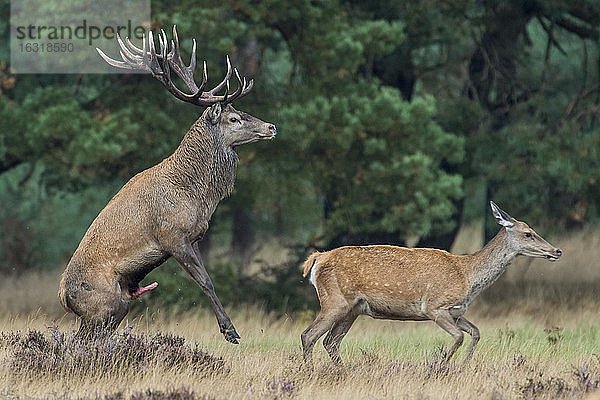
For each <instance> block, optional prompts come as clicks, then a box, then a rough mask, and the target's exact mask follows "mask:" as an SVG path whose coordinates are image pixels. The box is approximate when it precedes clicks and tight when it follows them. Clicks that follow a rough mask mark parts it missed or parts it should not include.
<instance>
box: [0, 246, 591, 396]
mask: <svg viewBox="0 0 600 400" xmlns="http://www.w3.org/2000/svg"><path fill="white" fill-rule="evenodd" d="M582 246H583V245H582ZM563 247H565V246H563ZM572 247H573V248H571V249H569V251H570V252H571V254H573V257H572V258H569V256H568V253H565V258H564V259H563V260H561V261H560V263H562V264H563V267H564V268H570V270H571V271H572V273H573V274H574V273H576V272H577V271H578V269H580V268H584V267H585V268H586V271H587V272H586V274H585V275H584V276H585V279H584V280H583V281H577V280H576V279H571V280H570V282H568V283H566V282H560V280H558V279H545V280H544V282H542V283H540V282H538V281H536V282H527V281H525V282H519V283H510V282H509V281H505V282H499V283H498V284H496V285H495V286H493V287H492V288H490V290H489V291H488V292H487V293H485V295H484V296H482V298H481V299H478V300H477V301H476V302H475V303H474V304H473V306H472V308H471V309H470V310H469V312H468V315H469V316H470V319H471V320H472V321H473V322H474V323H476V324H477V325H478V326H479V327H480V329H481V336H482V339H481V341H480V343H479V346H478V347H477V350H476V352H475V356H474V358H473V359H472V360H471V362H469V363H468V364H466V365H463V364H462V363H461V361H462V356H463V355H464V349H462V351H459V353H458V354H457V357H456V358H455V359H454V360H453V362H451V363H449V364H445V363H443V362H441V360H442V357H443V348H444V347H445V346H449V345H450V343H451V339H450V337H449V335H447V334H446V333H445V332H443V331H442V330H441V329H439V328H437V327H436V326H435V325H434V324H433V323H431V322H392V321H375V320H372V319H369V318H366V317H365V318H361V319H359V321H358V322H357V323H356V324H355V326H354V327H353V328H352V330H351V331H350V333H349V334H348V336H347V337H346V339H345V340H344V342H343V343H342V358H343V360H344V361H345V363H344V366H343V367H335V366H333V365H332V364H331V363H330V362H329V360H328V358H327V356H326V353H325V351H324V349H323V348H322V346H321V345H318V346H317V347H315V369H314V371H313V372H310V371H307V370H306V369H304V368H303V367H302V362H301V348H300V340H299V337H300V333H301V332H302V330H303V329H304V328H305V327H306V326H307V325H308V323H309V322H310V321H311V318H312V315H311V313H310V312H304V313H298V314H295V315H284V316H278V317H276V316H274V315H271V314H268V313H266V312H265V311H264V310H261V309H259V308H254V307H248V308H238V309H235V310H231V312H230V315H231V317H232V319H233V321H234V323H235V325H236V328H237V330H238V332H239V333H240V334H241V336H242V341H241V343H240V344H239V345H237V346H234V345H231V344H229V343H227V342H225V340H224V339H223V338H222V336H221V335H220V334H219V333H218V330H217V325H216V321H215V319H214V317H213V316H212V314H210V313H208V312H207V311H206V310H199V311H197V312H195V313H187V314H178V315H171V314H169V313H167V312H166V311H164V310H161V309H153V310H148V311H147V312H146V313H144V314H142V315H137V316H136V315H130V316H129V318H130V320H129V323H130V324H131V326H133V329H132V330H131V331H130V329H129V328H123V327H122V328H121V329H120V334H119V335H118V336H117V337H115V338H113V339H111V340H110V341H108V342H102V343H95V344H87V345H85V346H84V345H82V344H81V343H78V342H76V341H74V340H73V339H72V337H71V332H72V331H73V330H74V329H75V328H76V324H75V320H74V318H73V317H72V316H70V315H65V314H64V312H63V311H62V310H61V309H60V307H59V305H58V302H57V299H56V294H55V289H56V281H57V276H56V274H54V275H50V276H40V275H31V276H25V277H20V278H15V279H7V280H4V281H3V282H2V283H1V284H0V327H1V328H0V398H9V399H32V398H34V399H38V398H39V399H42V398H43V399H62V398H68V399H146V398H150V399H195V398H199V399H231V398H234V399H496V400H497V399H556V398H588V399H593V398H600V389H599V388H600V331H599V329H598V327H600V313H598V306H600V298H599V297H598V295H597V291H596V287H597V286H596V282H598V280H597V278H595V277H594V276H593V275H594V274H593V273H592V272H590V271H591V270H592V269H593V268H592V267H593V265H594V263H595V264H596V265H597V261H595V260H597V259H598V258H597V257H596V256H597V255H598V254H597V253H598V252H599V251H600V250H599V248H598V247H595V248H592V249H590V248H589V247H587V245H586V248H585V249H581V248H580V249H577V242H574V243H572ZM581 252H587V255H582V254H581ZM575 255H576V256H575ZM580 264H581V265H580ZM590 264H591V265H590ZM546 265H548V263H546ZM543 266H544V264H540V266H539V268H542V267H543ZM557 266H558V263H555V264H553V265H552V268H557ZM536 268H538V266H537V265H532V266H530V270H529V272H528V273H531V271H534V272H535V269H536ZM573 271H574V272H573ZM560 273H563V272H562V271H561V272H560ZM538 278H539V277H538ZM545 278H549V277H548V276H546V277H545ZM61 332H62V333H61ZM467 340H468V339H467ZM467 340H466V341H465V342H466V343H468V342H467ZM464 347H466V346H464Z"/></svg>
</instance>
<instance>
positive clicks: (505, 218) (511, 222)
mask: <svg viewBox="0 0 600 400" xmlns="http://www.w3.org/2000/svg"><path fill="white" fill-rule="evenodd" d="M490 207H492V213H493V214H494V218H496V221H498V223H499V224H500V225H502V226H503V227H505V228H512V227H513V226H515V219H514V218H513V217H511V216H510V215H508V213H507V212H506V211H502V210H501V209H500V207H498V206H497V205H496V203H494V202H493V201H490Z"/></svg>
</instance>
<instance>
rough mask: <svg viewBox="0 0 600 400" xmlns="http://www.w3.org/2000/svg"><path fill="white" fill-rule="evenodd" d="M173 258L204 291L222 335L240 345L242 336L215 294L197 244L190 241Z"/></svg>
mask: <svg viewBox="0 0 600 400" xmlns="http://www.w3.org/2000/svg"><path fill="white" fill-rule="evenodd" d="M173 257H174V258H175V259H176V260H177V261H178V262H179V264H181V266H182V267H183V269H185V270H186V271H187V272H188V273H189V274H190V276H191V277H192V279H193V280H194V281H195V282H196V283H197V284H198V285H199V286H200V287H201V288H202V291H204V293H205V294H206V296H208V298H209V300H210V305H211V307H212V309H213V312H214V313H215V317H217V321H218V323H219V328H220V330H221V333H222V334H223V335H224V336H225V339H226V340H227V341H229V342H231V343H235V344H237V343H238V339H240V335H238V333H237V332H236V331H235V328H234V327H233V324H232V323H231V319H230V318H229V316H228V315H227V313H226V312H225V309H224V308H223V305H222V304H221V301H220V300H219V298H218V297H217V294H216V293H215V288H214V287H213V283H212V281H211V280H210V276H208V272H206V268H204V264H203V263H202V258H201V257H200V252H199V251H198V246H197V244H194V245H192V244H191V243H190V242H189V241H186V243H185V244H184V245H182V246H181V247H180V248H179V249H178V250H177V251H175V252H173Z"/></svg>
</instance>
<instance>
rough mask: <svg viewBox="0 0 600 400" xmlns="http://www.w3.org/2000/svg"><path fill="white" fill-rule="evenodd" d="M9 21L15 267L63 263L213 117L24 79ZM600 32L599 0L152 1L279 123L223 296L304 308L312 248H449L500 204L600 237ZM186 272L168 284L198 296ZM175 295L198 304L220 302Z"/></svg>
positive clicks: (232, 236)
mask: <svg viewBox="0 0 600 400" xmlns="http://www.w3.org/2000/svg"><path fill="white" fill-rule="evenodd" d="M45 7H46V8H47V9H49V10H50V9H52V7H53V6H52V3H51V2H50V3H48V4H47V5H45ZM0 15H1V16H2V18H1V19H0V20H1V21H2V22H0V257H1V258H2V260H3V261H2V262H1V263H0V271H2V272H3V273H16V274H20V273H23V272H25V271H27V270H33V271H39V270H54V271H56V270H59V269H60V268H61V267H62V266H63V265H64V264H65V263H66V262H67V260H68V259H69V257H70V255H71V254H72V252H73V250H74V249H75V247H76V245H77V243H78V241H79V239H80V238H81V236H82V234H83V232H84V231H85V229H86V228H87V226H88V225H89V223H90V222H91V220H92V219H93V217H94V216H95V215H96V214H97V212H98V211H99V210H100V209H101V208H102V207H103V205H104V204H106V202H107V201H108V199H110V197H111V196H112V194H114V193H115V192H116V191H117V190H118V188H119V187H120V186H121V185H122V184H123V183H124V182H126V181H127V180H128V179H129V178H130V177H132V176H133V175H134V174H135V173H137V172H139V171H141V170H143V169H145V168H148V167H149V166H151V165H153V164H155V163H157V162H158V161H160V160H161V159H162V158H164V157H165V156H167V155H168V154H169V153H170V152H171V151H172V150H173V149H174V148H175V146H176V145H177V144H178V141H179V140H180V139H181V137H182V136H183V134H184V133H185V131H186V130H187V128H188V127H189V126H190V125H191V123H192V122H193V121H194V119H195V118H196V117H197V115H198V114H199V113H200V111H201V110H198V109H196V108H194V107H191V106H189V105H186V104H183V103H181V102H179V101H177V100H175V99H173V98H171V96H170V95H169V94H168V93H167V92H166V91H165V90H164V89H163V88H162V87H161V86H160V84H159V83H158V82H156V81H155V80H153V79H151V78H150V77H148V76H141V75H134V76H130V75H129V76H125V75H93V76H92V75H14V74H12V73H11V72H10V57H9V48H8V38H9V33H10V26H9V24H8V21H9V1H8V0H0ZM599 21H600V6H599V5H598V2H597V1H591V0H588V1H580V2H572V1H567V0H560V1H552V2H547V1H541V0H530V1H504V2H494V1H471V0H465V1H458V2H445V3H439V2H432V1H419V2H399V1H355V0H335V1H325V2H314V1H308V0H303V1H296V2H293V4H290V2H288V1H283V0H269V1H263V2H252V1H247V0H242V1H237V0H235V1H234V0H226V1H212V0H206V1H201V2H191V1H185V0H181V1H175V2H169V3H164V2H158V1H154V2H152V24H153V26H155V27H166V28H169V27H170V26H171V25H173V24H177V26H178V29H179V32H180V36H181V37H182V40H183V43H182V47H183V48H184V52H188V51H189V48H190V45H191V38H193V37H196V38H197V39H198V43H199V47H198V54H199V57H201V58H205V59H206V60H207V62H208V70H209V71H210V76H211V79H217V78H216V77H218V76H220V73H221V72H222V71H223V70H224V60H223V59H224V57H223V55H224V54H225V53H228V54H230V56H231V58H232V60H233V61H234V64H236V65H238V66H239V67H240V68H241V71H242V74H243V75H247V76H252V77H254V78H255V80H256V88H255V89H254V90H253V92H252V93H251V94H250V95H249V96H247V97H246V98H244V99H242V100H241V101H240V102H239V104H238V107H239V108H240V109H243V110H246V111H248V112H250V113H252V114H253V115H256V116H258V117H260V118H262V119H264V120H268V121H273V122H275V123H276V124H277V126H278V131H279V135H278V136H277V138H276V140H275V141H272V142H269V143H261V144H254V145H250V146H245V148H240V149H239V152H240V159H241V165H240V168H239V173H238V179H237V185H236V187H237V190H236V192H235V193H234V194H233V196H232V197H231V198H230V199H228V200H227V201H225V202H223V203H222V204H221V205H220V207H219V208H218V210H217V213H216V214H215V216H214V218H213V220H212V222H211V229H210V231H209V234H208V236H207V238H206V239H205V246H204V250H205V253H206V258H207V259H208V260H209V262H208V264H209V268H210V269H212V271H211V272H212V274H213V277H214V278H215V279H214V280H215V281H216V283H217V285H218V286H219V287H218V293H219V294H220V295H221V296H222V298H223V299H224V301H225V302H227V303H234V304H237V303H239V302H250V303H257V304H262V305H264V306H266V307H268V308H269V309H278V310H279V311H282V312H283V311H287V310H294V309H302V308H306V304H307V300H306V296H304V294H305V293H306V291H304V290H303V289H298V286H299V283H300V278H299V276H298V274H297V265H298V264H299V263H300V260H301V259H302V258H303V257H305V255H306V253H307V251H308V249H310V248H313V247H316V248H330V247H333V246H338V245H344V244H363V243H393V244H401V245H402V244H405V243H406V242H407V241H408V242H410V243H415V242H416V243H417V244H419V245H427V246H429V245H432V246H438V247H442V248H450V246H451V245H452V242H453V240H454V237H455V234H456V231H457V229H458V227H459V226H460V225H461V224H463V223H468V222H469V220H471V219H473V218H481V217H482V216H483V215H484V214H483V210H484V206H483V205H484V204H485V203H486V202H485V200H486V198H493V199H494V200H495V201H497V202H498V203H499V204H501V205H502V207H504V208H505V209H507V210H510V212H511V213H512V214H513V215H515V216H517V217H518V218H520V219H523V220H526V221H528V222H529V223H531V225H532V226H535V227H539V230H540V232H541V233H543V234H544V235H545V236H547V235H548V234H554V235H556V234H562V233H568V232H571V231H574V230H578V229H581V228H585V227H590V228H591V227H594V226H597V224H598V222H599V220H600V208H599V206H598V204H599V203H598V199H599V198H600V185H599V184H598V171H599V170H600V154H598V152H599V151H600V123H599V121H600V120H599V118H598V117H599V114H600V111H599V105H600V90H599V82H600V77H599V72H600V61H599V60H600V47H599V43H600V42H599V29H598V26H599ZM184 58H185V57H184ZM98 62H101V60H100V59H98ZM486 212H487V210H486ZM488 221H490V225H489V227H488V229H489V232H488V235H489V234H491V233H492V232H494V231H495V230H496V226H495V225H492V222H491V219H489V218H488ZM271 241H273V242H275V245H271V246H265V245H264V243H266V242H271ZM265 251H269V252H270V253H271V254H270V255H271V257H263V256H262V255H259V254H262V253H264V252H265ZM261 252H262V253H261ZM284 253H285V254H287V255H286V256H282V254H284ZM169 268H170V269H169ZM169 268H166V269H165V270H164V271H157V272H156V274H158V275H157V278H156V279H157V280H159V281H160V282H161V284H163V285H164V287H165V288H172V289H181V290H185V285H184V284H181V283H177V282H179V280H180V279H181V277H180V276H179V273H178V272H175V269H176V267H169ZM174 274H177V276H174ZM217 277H218V278H217ZM193 291H194V293H195V291H196V289H195V288H194V289H193ZM172 293H173V291H171V290H165V291H164V292H163V297H164V301H165V303H166V304H177V305H178V306H179V307H180V308H181V309H186V308H190V307H192V306H193V305H194V304H195V302H196V301H204V300H203V299H200V300H198V297H196V298H193V297H192V296H179V297H178V296H177V295H175V294H172ZM175 293H178V292H175ZM181 297H184V298H185V300H184V301H183V302H182V299H181ZM200 297H201V296H200Z"/></svg>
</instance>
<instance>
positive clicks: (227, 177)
mask: <svg viewBox="0 0 600 400" xmlns="http://www.w3.org/2000/svg"><path fill="white" fill-rule="evenodd" d="M274 135H275V127H274V126H273V125H272V124H269V123H266V122H263V121H261V120H259V119H257V118H254V117H252V116H250V115H248V114H246V113H243V112H241V111H237V110H235V109H234V108H233V107H232V106H230V105H228V106H226V107H225V108H223V109H221V106H220V105H219V104H217V105H215V106H213V107H211V108H209V109H207V110H206V111H205V112H204V113H203V114H202V116H201V117H200V118H199V119H198V120H197V121H196V123H194V125H192V127H191V128H190V130H189V131H188V133H187V134H186V135H185V137H184V138H183V140H182V142H181V144H180V145H179V147H178V148H177V149H176V150H175V152H174V153H173V154H172V155H171V156H169V157H168V158H166V159H165V160H163V161H162V162H161V163H159V164H158V165H155V166H153V167H151V168H149V169H147V170H145V171H142V172H140V173H139V174H137V175H136V176H134V177H133V178H131V180H130V181H129V182H127V183H126V184H125V186H123V188H122V189H121V190H120V191H119V192H118V193H117V194H115V196H114V197H113V198H112V199H111V200H110V201H109V203H108V204H107V205H106V207H105V208H104V209H103V210H102V211H101V212H100V213H99V214H98V216H97V217H96V219H95V220H94V221H93V222H92V224H91V225H90V227H89V228H88V230H87V232H86V233H85V235H84V237H83V239H82V240H81V243H80V244H79V246H78V247H77V249H76V250H75V253H74V254H73V256H72V258H71V260H70V261H69V263H68V265H67V267H66V269H65V271H64V273H63V275H62V279H61V282H60V288H59V298H60V302H61V304H62V305H63V306H64V307H65V308H67V309H68V310H70V311H72V312H74V313H75V314H76V315H78V316H79V317H80V318H81V328H80V331H82V332H85V333H89V332H90V331H92V330H99V329H100V330H104V329H106V330H107V331H111V330H114V329H115V328H116V326H117V325H118V324H119V322H120V321H121V320H122V319H123V318H124V317H125V315H126V314H127V311H128V306H129V303H130V301H131V300H132V298H133V297H134V296H133V294H134V293H135V291H136V290H137V289H138V288H139V283H140V281H141V280H142V279H143V278H144V277H145V276H146V275H147V274H148V273H149V272H150V271H152V270H153V269H154V268H156V267H158V266H159V265H161V264H162V263H163V262H164V261H165V260H166V259H167V258H169V257H171V256H173V257H174V258H175V259H176V260H177V261H178V262H179V263H180V264H181V265H182V267H183V268H184V269H185V270H186V271H187V272H188V273H189V274H190V275H191V276H192V278H193V279H194V280H195V281H196V282H197V283H198V284H199V285H200V286H201V288H202V289H203V290H204V292H205V293H206V294H207V296H208V297H209V299H210V300H211V306H212V308H213V311H214V312H215V315H216V317H217V320H218V322H219V326H220V328H221V331H222V332H223V333H224V334H225V336H226V338H227V339H228V340H230V341H232V342H236V341H237V338H239V336H238V335H237V333H236V332H235V329H234V328H233V325H232V323H231V321H230V319H229V317H228V316H227V314H226V313H225V311H224V309H223V306H222V305H221V303H220V301H219V299H218V297H217V296H216V294H215V293H214V288H213V286H212V282H211V280H210V277H209V276H208V274H207V273H206V270H205V269H204V266H203V265H202V260H201V258H200V254H199V252H198V248H197V245H198V242H199V240H200V239H201V238H202V236H203V235H204V233H205V232H206V230H207V229H208V223H209V220H210V218H211V216H212V214H213V212H214V210H215V208H216V206H217V204H218V203H219V201H220V200H221V199H223V198H224V197H226V196H228V195H229V194H230V193H231V191H232V190H233V185H234V180H235V168H236V166H237V161H238V158H237V154H236V153H235V147H236V146H238V145H240V144H245V143H249V142H253V141H256V140H260V139H270V138H272V137H273V136H274Z"/></svg>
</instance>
